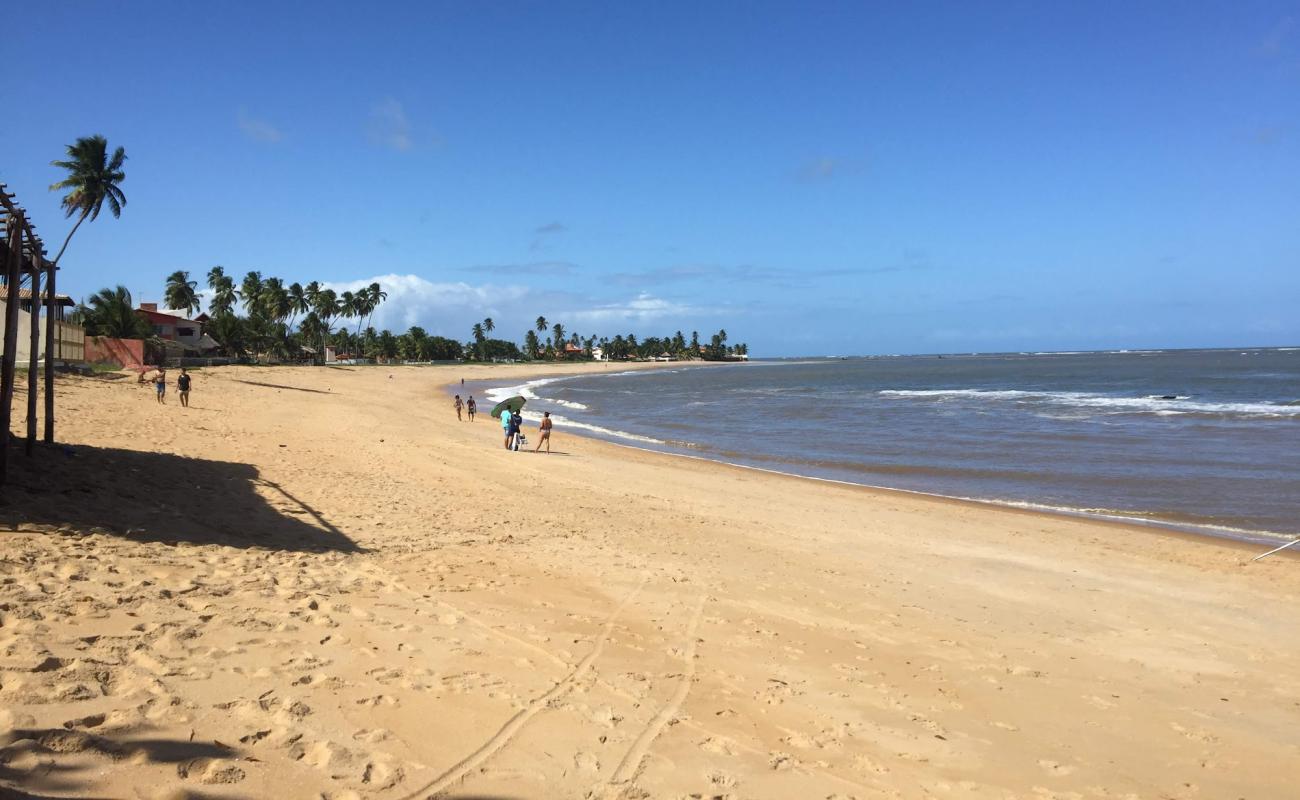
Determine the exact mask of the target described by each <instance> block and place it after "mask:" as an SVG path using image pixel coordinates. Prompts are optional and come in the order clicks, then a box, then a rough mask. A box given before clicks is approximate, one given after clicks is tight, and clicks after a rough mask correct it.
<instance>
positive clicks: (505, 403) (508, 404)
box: [492, 395, 528, 419]
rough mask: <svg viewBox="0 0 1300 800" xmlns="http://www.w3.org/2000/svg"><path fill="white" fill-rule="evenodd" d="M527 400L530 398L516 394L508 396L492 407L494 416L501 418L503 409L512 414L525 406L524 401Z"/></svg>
mask: <svg viewBox="0 0 1300 800" xmlns="http://www.w3.org/2000/svg"><path fill="white" fill-rule="evenodd" d="M527 402H528V400H527V399H526V398H523V397H520V396H519V395H515V396H514V397H507V398H506V399H505V400H502V401H501V402H500V403H497V404H496V406H495V407H494V408H493V409H492V417H493V418H494V419H501V412H502V411H509V412H510V413H511V414H513V413H515V412H516V411H518V410H519V409H521V408H523V407H524V403H527Z"/></svg>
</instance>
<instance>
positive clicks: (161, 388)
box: [153, 367, 167, 403]
mask: <svg viewBox="0 0 1300 800" xmlns="http://www.w3.org/2000/svg"><path fill="white" fill-rule="evenodd" d="M153 388H154V391H156V392H157V393H158V402H159V403H166V402H167V400H166V399H165V398H166V396H167V370H165V369H163V368H162V367H159V368H158V374H157V375H154V376H153Z"/></svg>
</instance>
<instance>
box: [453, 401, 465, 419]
mask: <svg viewBox="0 0 1300 800" xmlns="http://www.w3.org/2000/svg"><path fill="white" fill-rule="evenodd" d="M454 405H455V406H456V421H457V422H462V421H463V420H461V418H460V410H461V409H462V408H464V407H465V404H464V403H462V402H461V401H460V395H456V402H455V403H454Z"/></svg>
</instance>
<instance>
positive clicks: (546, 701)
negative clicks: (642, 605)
mask: <svg viewBox="0 0 1300 800" xmlns="http://www.w3.org/2000/svg"><path fill="white" fill-rule="evenodd" d="M649 580H650V576H648V575H646V576H643V577H642V578H641V582H640V583H638V584H637V585H636V586H635V587H634V588H633V589H632V591H631V592H629V593H628V594H627V596H626V597H624V598H623V602H621V603H619V604H618V608H616V609H614V613H612V614H610V615H609V618H608V619H606V620H605V625H604V627H603V628H601V631H600V635H599V636H597V637H596V642H595V645H594V646H593V647H592V648H591V652H590V653H588V654H587V656H586V657H585V658H583V659H582V660H581V661H579V662H578V665H577V666H575V667H574V668H573V670H572V671H571V672H569V674H568V675H565V676H564V677H563V678H561V679H560V680H559V681H558V682H557V683H556V684H555V685H554V686H552V687H551V688H550V689H548V690H547V691H546V692H545V693H543V694H541V695H538V696H537V697H534V698H533V699H532V700H530V701H529V702H528V705H526V706H524V708H523V709H521V710H520V711H519V712H518V713H517V714H515V715H514V716H513V717H511V718H510V719H508V720H506V723H505V724H504V725H502V726H501V728H500V729H499V730H498V731H497V732H496V733H495V734H493V735H492V737H491V738H490V739H488V740H487V741H486V742H484V743H483V744H482V746H480V747H479V748H478V749H477V750H475V751H474V752H472V753H470V754H469V755H468V756H466V757H465V758H463V759H461V760H460V761H458V762H457V763H456V764H454V765H453V766H452V767H451V768H450V769H448V770H447V771H445V772H443V773H442V774H441V775H439V776H438V777H436V778H434V779H433V780H432V781H429V782H428V783H427V784H425V785H424V786H422V787H420V788H419V789H416V790H415V791H414V792H412V793H410V794H408V795H405V796H404V797H403V798H402V800H415V798H417V797H420V796H421V795H423V796H424V797H425V798H429V799H430V800H431V799H432V798H434V797H437V796H438V795H439V794H441V793H442V792H443V791H445V790H447V789H449V788H451V787H452V786H454V785H455V784H458V783H460V782H461V781H462V780H464V779H465V777H466V776H467V775H469V773H470V772H472V771H473V770H475V769H477V768H478V767H479V766H480V765H481V764H483V762H485V761H487V760H488V759H489V758H491V757H492V756H493V755H495V754H496V753H497V751H498V750H500V749H501V748H503V747H505V746H506V745H507V744H509V743H510V740H512V739H513V738H514V737H515V735H516V734H518V733H519V731H520V729H522V728H523V727H524V725H525V724H526V723H527V722H528V720H530V719H532V718H533V717H534V716H536V715H537V714H538V713H539V712H541V711H542V710H543V709H545V708H547V707H548V706H549V705H550V704H551V702H552V701H554V700H556V699H558V698H559V697H560V696H562V695H563V694H565V693H566V692H568V691H569V690H570V689H572V688H573V684H574V683H575V682H577V680H578V679H579V678H581V677H582V676H583V675H585V674H586V673H587V670H589V669H591V665H592V664H594V663H595V662H596V659H597V658H600V654H601V652H602V651H603V650H604V649H605V642H606V641H608V639H609V635H610V634H611V633H612V632H613V630H614V624H615V623H616V622H618V618H619V617H620V616H621V615H622V614H623V611H624V610H626V609H627V607H628V606H629V605H631V604H632V601H633V600H635V599H636V597H637V595H639V594H640V593H641V590H642V589H643V588H645V585H646V583H647V582H648V581H649Z"/></svg>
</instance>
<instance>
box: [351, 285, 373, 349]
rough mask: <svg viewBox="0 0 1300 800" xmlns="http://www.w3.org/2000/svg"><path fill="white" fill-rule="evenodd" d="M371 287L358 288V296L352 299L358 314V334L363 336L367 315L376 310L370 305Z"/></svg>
mask: <svg viewBox="0 0 1300 800" xmlns="http://www.w3.org/2000/svg"><path fill="white" fill-rule="evenodd" d="M370 302H371V301H370V287H369V286H365V287H362V288H360V289H358V290H357V294H356V296H355V297H354V298H353V300H352V305H353V310H354V311H356V314H357V336H358V337H359V336H361V326H362V325H364V324H365V321H366V317H368V316H370V313H371V312H372V311H374V307H373V306H371V305H370Z"/></svg>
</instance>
